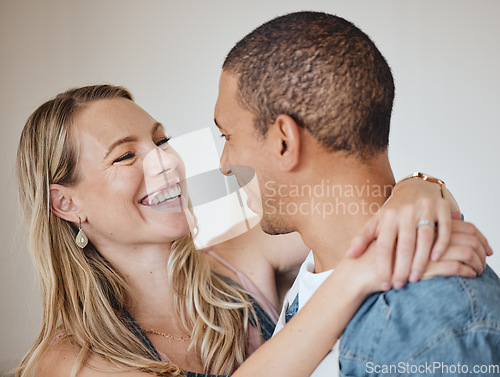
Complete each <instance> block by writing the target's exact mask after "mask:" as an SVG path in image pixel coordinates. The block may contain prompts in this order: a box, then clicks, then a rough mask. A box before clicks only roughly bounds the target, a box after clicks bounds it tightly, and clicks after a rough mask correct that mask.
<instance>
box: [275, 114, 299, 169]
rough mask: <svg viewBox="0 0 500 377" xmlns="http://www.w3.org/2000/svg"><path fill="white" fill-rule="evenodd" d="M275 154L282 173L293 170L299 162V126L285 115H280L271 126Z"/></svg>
mask: <svg viewBox="0 0 500 377" xmlns="http://www.w3.org/2000/svg"><path fill="white" fill-rule="evenodd" d="M273 133H274V135H273V136H274V140H275V148H276V154H277V155H278V160H279V167H280V169H281V170H282V171H291V170H293V169H294V168H295V167H296V166H297V165H298V164H299V161H300V137H301V133H300V126H299V125H298V124H297V122H295V120H294V119H293V118H292V117H291V116H289V115H285V114H280V115H278V117H277V118H276V121H275V122H274V124H273Z"/></svg>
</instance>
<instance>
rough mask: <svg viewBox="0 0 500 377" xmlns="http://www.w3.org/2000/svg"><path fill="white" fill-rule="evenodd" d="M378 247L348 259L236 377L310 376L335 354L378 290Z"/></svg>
mask: <svg viewBox="0 0 500 377" xmlns="http://www.w3.org/2000/svg"><path fill="white" fill-rule="evenodd" d="M374 246H375V245H372V246H370V249H372V250H368V251H367V252H366V253H365V254H364V255H363V256H361V257H360V258H358V259H347V258H345V259H344V260H343V261H342V262H341V263H339V265H338V267H337V269H336V270H335V271H334V272H333V273H332V274H331V275H330V276H329V277H328V278H327V279H326V280H325V282H324V283H323V284H322V285H321V286H320V288H319V289H318V290H317V291H316V292H315V293H314V295H313V296H312V297H311V299H310V300H309V301H308V302H307V303H306V305H305V306H304V307H303V308H302V309H301V310H300V311H299V312H298V313H297V314H296V315H295V316H294V317H293V318H292V319H291V320H290V321H289V322H288V323H287V324H286V326H285V327H284V328H283V329H282V330H281V331H280V332H278V333H277V334H276V335H275V336H273V337H272V338H271V339H270V340H268V341H267V342H266V343H264V344H263V345H262V346H261V347H259V348H258V349H257V350H256V351H255V352H254V353H253V354H252V355H251V356H250V357H249V358H248V360H247V361H245V362H244V363H243V365H242V366H240V368H238V370H236V372H235V373H234V374H233V377H246V376H248V377H250V376H252V377H253V376H263V377H265V376H270V377H271V376H273V377H280V376H283V377H285V376H286V377H304V376H309V375H310V374H311V373H312V372H313V371H314V369H315V368H316V366H317V365H318V364H319V363H320V362H321V360H322V359H323V358H324V356H325V355H326V354H327V353H328V352H329V350H331V348H332V346H333V345H334V344H335V342H336V341H337V339H338V338H339V337H340V335H341V334H342V332H343V331H344V328H345V326H346V325H347V324H348V323H349V321H350V319H351V318H352V316H353V315H354V313H355V312H356V310H357V309H358V307H359V306H360V305H361V303H362V302H363V301H364V299H365V298H366V297H367V296H368V295H369V294H370V293H372V292H375V291H376V290H377V289H378V283H377V278H376V273H375V271H374V269H373V268H372V267H371V266H372V264H373V263H374V262H375V256H376V255H375V250H373V249H374V248H375V247H374Z"/></svg>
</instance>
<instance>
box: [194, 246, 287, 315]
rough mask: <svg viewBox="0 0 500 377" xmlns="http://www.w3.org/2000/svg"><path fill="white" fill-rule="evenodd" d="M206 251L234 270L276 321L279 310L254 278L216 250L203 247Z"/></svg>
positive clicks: (243, 285)
mask: <svg viewBox="0 0 500 377" xmlns="http://www.w3.org/2000/svg"><path fill="white" fill-rule="evenodd" d="M201 251H203V252H204V253H206V254H208V255H210V256H211V257H213V258H214V259H216V260H217V261H218V262H220V263H221V264H222V265H223V266H225V267H227V268H228V269H229V270H231V271H232V272H234V273H235V274H236V276H237V277H238V279H239V281H240V283H241V287H242V288H243V289H244V290H246V291H247V292H248V293H250V295H252V297H253V298H254V299H255V301H257V303H258V304H259V305H260V307H261V308H262V309H263V310H264V311H265V312H266V313H267V315H269V317H270V318H271V320H272V321H273V322H274V323H276V322H277V321H278V318H279V313H278V312H277V310H276V308H275V307H274V306H273V304H271V303H270V302H269V300H268V299H267V298H266V296H264V294H263V293H262V292H261V290H260V289H259V288H257V286H256V285H255V284H254V282H253V281H252V280H250V279H249V278H248V276H246V275H245V274H244V273H243V272H241V271H239V270H238V269H236V268H235V267H234V266H233V265H231V264H230V263H229V262H228V261H226V260H225V259H224V258H222V257H221V256H220V255H219V254H217V253H216V252H215V251H213V250H212V249H211V248H207V249H203V250H201Z"/></svg>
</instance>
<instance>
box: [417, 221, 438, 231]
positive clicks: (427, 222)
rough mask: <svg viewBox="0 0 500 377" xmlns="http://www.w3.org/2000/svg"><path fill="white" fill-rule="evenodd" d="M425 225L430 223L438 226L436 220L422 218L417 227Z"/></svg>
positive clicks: (432, 225)
mask: <svg viewBox="0 0 500 377" xmlns="http://www.w3.org/2000/svg"><path fill="white" fill-rule="evenodd" d="M425 225H429V226H431V227H433V228H435V227H436V224H434V221H431V220H420V221H419V222H418V223H417V229H418V228H420V227H421V226H425Z"/></svg>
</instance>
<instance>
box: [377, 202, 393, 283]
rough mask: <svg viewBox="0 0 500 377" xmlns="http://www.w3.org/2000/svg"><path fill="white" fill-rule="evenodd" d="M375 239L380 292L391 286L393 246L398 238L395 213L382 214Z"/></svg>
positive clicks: (391, 211)
mask: <svg viewBox="0 0 500 377" xmlns="http://www.w3.org/2000/svg"><path fill="white" fill-rule="evenodd" d="M378 227H379V231H378V237H377V245H376V246H377V276H378V279H379V282H380V287H381V289H382V290H384V291H386V290H388V289H390V288H391V286H392V268H393V260H394V246H395V243H396V239H397V237H398V217H397V214H396V212H395V211H393V210H387V211H385V212H384V213H383V214H382V219H381V221H380V223H379V226H378Z"/></svg>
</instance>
